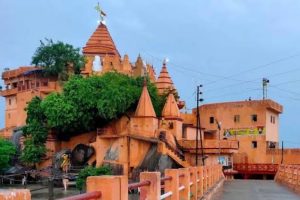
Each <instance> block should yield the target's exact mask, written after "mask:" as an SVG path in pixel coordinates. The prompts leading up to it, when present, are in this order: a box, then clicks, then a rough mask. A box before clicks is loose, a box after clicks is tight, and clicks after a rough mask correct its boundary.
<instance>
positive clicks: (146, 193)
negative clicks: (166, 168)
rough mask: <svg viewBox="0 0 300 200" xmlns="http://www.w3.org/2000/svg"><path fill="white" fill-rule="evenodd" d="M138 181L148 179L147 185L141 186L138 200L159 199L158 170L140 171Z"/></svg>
mask: <svg viewBox="0 0 300 200" xmlns="http://www.w3.org/2000/svg"><path fill="white" fill-rule="evenodd" d="M140 181H141V182H143V181H150V185H149V186H143V187H141V193H140V200H146V199H160V172H142V173H140Z"/></svg>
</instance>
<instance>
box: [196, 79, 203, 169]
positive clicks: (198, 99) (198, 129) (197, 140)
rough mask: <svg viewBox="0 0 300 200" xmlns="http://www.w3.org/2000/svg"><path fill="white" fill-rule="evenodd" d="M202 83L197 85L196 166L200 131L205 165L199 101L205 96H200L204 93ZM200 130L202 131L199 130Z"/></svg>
mask: <svg viewBox="0 0 300 200" xmlns="http://www.w3.org/2000/svg"><path fill="white" fill-rule="evenodd" d="M202 87H203V86H202V85H199V86H197V100H196V101H197V124H196V166H198V155H199V133H200V148H201V156H202V165H203V166H204V165H205V163H204V159H205V158H204V152H203V142H202V132H201V123H200V113H199V102H202V101H203V98H200V95H202V94H203V93H202V92H201V91H200V88H202ZM199 131H200V132H199Z"/></svg>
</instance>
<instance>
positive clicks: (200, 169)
mask: <svg viewBox="0 0 300 200" xmlns="http://www.w3.org/2000/svg"><path fill="white" fill-rule="evenodd" d="M197 174H198V176H197V181H198V180H199V182H198V184H197V188H198V190H197V191H199V192H198V193H197V194H198V195H197V196H198V198H199V197H202V195H203V193H204V192H203V186H204V180H203V178H204V176H203V167H201V166H200V167H197Z"/></svg>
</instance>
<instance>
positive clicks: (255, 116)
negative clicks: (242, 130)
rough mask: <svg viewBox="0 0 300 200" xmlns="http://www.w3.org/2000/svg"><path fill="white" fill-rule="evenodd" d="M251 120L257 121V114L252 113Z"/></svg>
mask: <svg viewBox="0 0 300 200" xmlns="http://www.w3.org/2000/svg"><path fill="white" fill-rule="evenodd" d="M251 121H252V122H257V115H255V114H254V115H251Z"/></svg>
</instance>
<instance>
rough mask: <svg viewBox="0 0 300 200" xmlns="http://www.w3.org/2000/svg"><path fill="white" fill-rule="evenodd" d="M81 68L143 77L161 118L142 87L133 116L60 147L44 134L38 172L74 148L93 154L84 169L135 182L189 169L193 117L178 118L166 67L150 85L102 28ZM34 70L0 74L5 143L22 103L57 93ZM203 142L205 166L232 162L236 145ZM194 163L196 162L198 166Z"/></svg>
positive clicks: (20, 120)
mask: <svg viewBox="0 0 300 200" xmlns="http://www.w3.org/2000/svg"><path fill="white" fill-rule="evenodd" d="M83 54H84V55H85V56H86V58H87V63H86V65H85V66H84V68H83V69H82V72H81V73H82V75H84V76H92V75H101V74H103V73H106V72H109V71H117V72H120V73H124V74H127V75H129V76H146V75H148V76H149V77H150V80H151V81H152V82H153V83H155V84H156V86H157V88H158V91H159V93H160V94H163V93H166V94H168V97H167V101H166V104H165V106H164V108H163V110H162V116H161V117H157V116H156V114H155V112H154V108H153V105H152V102H151V98H150V96H149V93H148V90H147V87H146V85H144V87H143V90H142V94H141V97H140V100H139V103H138V106H137V108H136V111H135V112H134V113H131V114H129V115H126V116H122V117H120V118H119V119H117V120H114V121H111V123H110V124H109V125H107V126H105V127H101V128H99V129H97V130H95V131H93V132H90V133H84V134H80V135H77V136H74V137H72V138H71V139H70V140H69V141H60V140H58V139H57V138H56V137H55V134H49V136H48V139H47V143H46V146H47V149H48V150H49V151H48V153H47V156H46V157H45V158H44V161H43V162H42V163H40V167H44V166H47V165H50V164H51V162H52V157H53V155H55V154H56V153H57V152H59V151H61V150H63V149H70V150H73V149H74V148H75V147H76V146H77V145H78V144H84V145H87V146H91V147H93V149H94V150H95V154H94V155H93V156H92V157H90V158H89V160H88V163H89V164H95V165H96V166H100V165H103V164H104V165H110V166H111V167H112V168H113V169H114V173H115V174H125V175H130V176H132V177H136V176H137V174H138V173H139V172H140V171H145V170H160V171H163V170H164V169H165V168H172V167H180V166H183V167H187V166H192V165H195V153H196V146H195V133H196V128H195V127H194V125H193V120H194V116H193V114H186V115H184V114H181V113H180V111H179V109H180V108H182V106H183V105H184V102H182V101H177V100H176V99H175V97H174V94H173V92H176V89H175V86H174V84H173V81H172V79H171V76H170V75H169V73H168V70H167V65H166V63H163V66H162V70H161V72H160V74H159V76H158V78H157V79H156V77H155V72H154V69H153V67H152V66H151V65H149V64H146V63H144V62H143V60H142V58H141V56H138V58H137V60H136V62H135V63H131V62H130V60H129V57H128V56H127V55H125V56H124V57H123V58H122V57H121V56H120V54H119V51H118V50H117V48H116V46H115V44H114V42H113V40H112V38H111V36H110V34H109V31H108V29H107V27H106V25H104V24H103V23H100V25H99V26H98V27H97V29H96V30H95V32H94V33H93V34H92V36H91V37H90V38H89V40H88V42H87V43H86V46H85V47H83ZM40 70H41V69H39V68H36V67H27V68H24V67H21V68H19V69H16V70H9V71H7V72H4V73H3V75H2V77H3V79H4V81H5V84H6V89H5V90H3V91H2V92H1V95H2V96H3V97H5V98H6V102H7V104H6V119H5V129H4V130H3V132H2V133H0V134H1V136H6V137H9V136H11V134H12V129H14V128H16V127H21V126H23V125H25V121H26V112H25V111H24V109H25V107H26V103H27V102H28V101H30V100H31V99H32V98H33V97H34V96H40V97H44V96H46V95H47V94H49V93H50V92H54V91H58V92H59V91H61V86H60V85H59V82H58V81H57V79H56V78H44V77H42V76H40ZM202 139H203V149H204V152H203V153H204V154H205V155H208V158H207V159H206V161H205V162H206V164H215V163H217V162H218V160H217V158H218V156H220V155H224V156H227V157H232V155H233V153H234V152H237V149H238V144H237V141H229V140H228V141H221V142H220V141H219V140H218V139H215V138H209V139H207V140H205V139H206V138H202ZM199 163H200V162H199Z"/></svg>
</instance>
